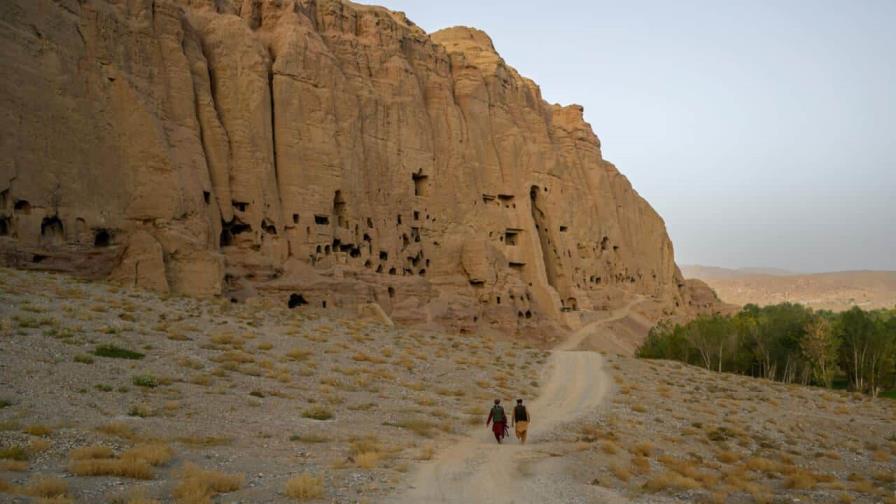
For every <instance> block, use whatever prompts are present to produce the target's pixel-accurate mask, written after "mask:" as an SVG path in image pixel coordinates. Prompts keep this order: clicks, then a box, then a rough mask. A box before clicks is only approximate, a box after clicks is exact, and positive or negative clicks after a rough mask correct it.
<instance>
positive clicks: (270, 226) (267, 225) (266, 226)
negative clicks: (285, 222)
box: [261, 218, 277, 235]
mask: <svg viewBox="0 0 896 504" xmlns="http://www.w3.org/2000/svg"><path fill="white" fill-rule="evenodd" d="M261 229H263V230H264V232H265V233H267V234H270V235H276V234H277V226H275V225H274V223H273V222H271V221H270V220H269V219H267V218H264V219H262V221H261Z"/></svg>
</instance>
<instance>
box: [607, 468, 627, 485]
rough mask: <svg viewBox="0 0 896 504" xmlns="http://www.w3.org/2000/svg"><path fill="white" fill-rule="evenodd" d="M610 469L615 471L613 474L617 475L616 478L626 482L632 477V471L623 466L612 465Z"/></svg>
mask: <svg viewBox="0 0 896 504" xmlns="http://www.w3.org/2000/svg"><path fill="white" fill-rule="evenodd" d="M610 471H611V472H612V473H613V476H616V479H618V480H619V481H623V482H625V481H628V480H630V479H631V477H632V473H631V472H630V471H629V470H628V469H626V468H624V467H622V466H618V465H613V466H610Z"/></svg>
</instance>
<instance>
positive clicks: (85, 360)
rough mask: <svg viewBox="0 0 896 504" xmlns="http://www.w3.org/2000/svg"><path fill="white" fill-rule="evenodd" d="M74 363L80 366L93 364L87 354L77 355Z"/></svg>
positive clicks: (91, 358)
mask: <svg viewBox="0 0 896 504" xmlns="http://www.w3.org/2000/svg"><path fill="white" fill-rule="evenodd" d="M74 361H75V362H78V363H81V364H93V357H91V356H89V355H87V354H78V355H76V356H75V358H74Z"/></svg>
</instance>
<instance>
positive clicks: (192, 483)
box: [173, 462, 244, 504]
mask: <svg viewBox="0 0 896 504" xmlns="http://www.w3.org/2000/svg"><path fill="white" fill-rule="evenodd" d="M243 479H244V478H243V475H242V474H226V473H223V472H221V471H215V470H210V469H203V468H201V467H199V466H197V465H195V464H192V463H190V462H187V463H185V464H184V465H183V467H182V468H181V470H180V482H179V483H178V484H177V486H176V487H174V492H173V494H174V498H175V499H176V500H177V502H179V503H181V504H205V503H209V502H211V499H212V497H214V496H215V495H217V494H219V493H227V492H233V491H236V490H239V489H240V487H242V486H243Z"/></svg>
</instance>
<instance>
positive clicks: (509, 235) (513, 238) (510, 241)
mask: <svg viewBox="0 0 896 504" xmlns="http://www.w3.org/2000/svg"><path fill="white" fill-rule="evenodd" d="M521 231H522V229H510V228H508V229H505V230H504V244H505V245H511V246H512V245H516V244H517V243H519V237H520V232H521Z"/></svg>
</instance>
